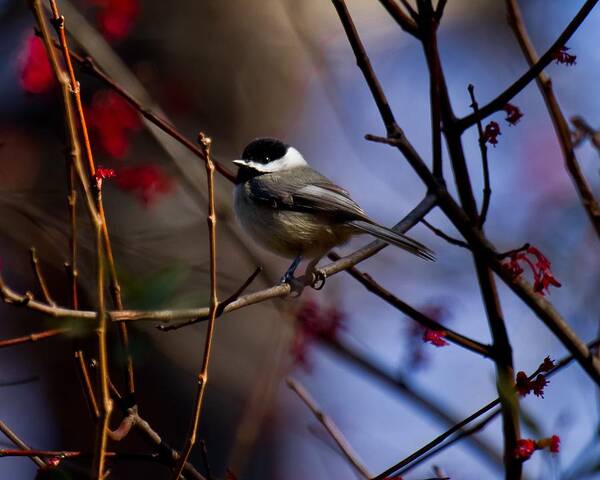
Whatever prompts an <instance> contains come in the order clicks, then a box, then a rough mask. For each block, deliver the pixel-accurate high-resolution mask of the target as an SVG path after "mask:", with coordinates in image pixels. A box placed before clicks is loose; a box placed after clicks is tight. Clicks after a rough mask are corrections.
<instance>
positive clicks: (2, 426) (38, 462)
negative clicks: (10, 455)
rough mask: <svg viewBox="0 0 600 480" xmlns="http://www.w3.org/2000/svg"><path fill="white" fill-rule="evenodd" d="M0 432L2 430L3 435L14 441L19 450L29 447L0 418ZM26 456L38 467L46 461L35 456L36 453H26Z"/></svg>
mask: <svg viewBox="0 0 600 480" xmlns="http://www.w3.org/2000/svg"><path fill="white" fill-rule="evenodd" d="M0 432H2V433H3V434H4V435H6V438H8V439H9V440H10V441H11V442H12V443H14V444H15V445H16V446H17V447H19V448H20V449H21V450H29V447H28V446H27V444H26V443H25V442H24V441H23V440H21V439H20V438H19V436H18V435H17V434H16V433H15V432H13V431H12V430H11V429H10V428H9V426H8V425H6V423H4V422H3V421H2V420H0ZM28 457H29V458H30V459H31V461H32V462H33V463H35V464H36V465H37V466H38V467H39V468H42V467H45V466H46V462H44V461H43V460H42V459H41V458H40V457H39V456H37V455H28Z"/></svg>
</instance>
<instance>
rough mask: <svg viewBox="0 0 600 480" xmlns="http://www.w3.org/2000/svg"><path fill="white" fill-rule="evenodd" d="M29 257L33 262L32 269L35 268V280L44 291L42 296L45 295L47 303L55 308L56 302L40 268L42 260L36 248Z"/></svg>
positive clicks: (32, 249)
mask: <svg viewBox="0 0 600 480" xmlns="http://www.w3.org/2000/svg"><path fill="white" fill-rule="evenodd" d="M29 256H30V260H31V267H32V268H33V272H34V273H35V278H36V279H37V282H38V285H39V286H40V290H41V291H42V295H44V299H45V300H46V303H47V304H48V305H52V306H53V307H55V306H56V302H54V300H52V297H51V296H50V292H49V291H48V286H47V285H46V280H45V279H44V275H43V274H42V269H41V268H40V259H39V258H38V255H37V251H36V249H35V248H34V247H31V248H30V249H29Z"/></svg>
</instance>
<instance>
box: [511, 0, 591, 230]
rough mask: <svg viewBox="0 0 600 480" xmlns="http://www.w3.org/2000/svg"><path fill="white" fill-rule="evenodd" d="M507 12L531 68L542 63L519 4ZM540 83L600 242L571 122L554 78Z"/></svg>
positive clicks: (543, 77) (540, 76) (541, 78)
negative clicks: (572, 137) (569, 122)
mask: <svg viewBox="0 0 600 480" xmlns="http://www.w3.org/2000/svg"><path fill="white" fill-rule="evenodd" d="M588 3H595V2H586V5H587V4H588ZM506 8H507V10H508V19H509V24H510V26H511V28H512V30H513V33H514V34H515V37H516V38H517V41H518V42H519V45H520V47H521V50H522V52H523V55H525V58H526V59H527V63H528V64H529V65H535V64H536V63H537V62H538V61H539V59H538V56H537V53H536V51H535V47H534V46H533V43H532V42H531V39H530V38H529V35H528V33H527V29H526V28H525V23H524V22H523V16H522V14H521V10H520V9H519V4H518V2H517V0H506ZM562 46H564V43H563V44H561V45H558V47H557V49H558V48H559V47H562ZM542 58H543V57H542ZM536 80H537V84H538V87H539V89H540V92H541V94H542V97H543V98H544V102H545V103H546V107H547V109H548V113H549V114H550V118H551V119H552V123H553V125H554V130H555V132H556V136H557V137H558V142H559V144H560V149H561V151H562V154H563V158H564V161H565V166H566V167H567V171H568V172H569V174H570V176H571V180H573V183H574V185H575V189H576V190H577V193H578V195H579V199H580V201H581V204H582V206H583V208H584V209H585V211H586V213H587V215H588V217H589V219H590V221H591V222H592V225H593V227H594V229H595V230H596V235H597V236H598V237H599V238H600V204H598V200H596V198H595V197H594V193H593V192H592V189H591V187H590V185H589V183H588V182H587V180H586V178H585V176H584V175H583V172H582V171H581V168H580V167H579V163H578V161H577V156H576V155H575V150H574V148H573V142H572V140H571V130H570V129H569V125H568V123H567V120H566V119H565V116H564V115H563V113H562V110H561V108H560V105H559V104H558V100H557V99H556V95H554V90H553V89H552V81H551V80H550V77H549V76H548V75H546V74H545V73H544V72H542V71H540V72H539V74H538V75H537V79H536Z"/></svg>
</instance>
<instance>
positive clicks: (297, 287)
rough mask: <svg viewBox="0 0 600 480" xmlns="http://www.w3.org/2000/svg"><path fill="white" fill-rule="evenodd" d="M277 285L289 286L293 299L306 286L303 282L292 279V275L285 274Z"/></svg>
mask: <svg viewBox="0 0 600 480" xmlns="http://www.w3.org/2000/svg"><path fill="white" fill-rule="evenodd" d="M279 283H281V284H285V283H287V284H288V285H289V286H290V290H291V291H290V294H291V295H292V296H293V297H299V296H300V295H301V294H302V291H303V290H304V287H305V286H306V285H305V284H304V282H303V281H301V280H300V279H298V278H296V277H294V275H293V274H291V273H286V274H285V275H284V276H283V277H281V280H280V281H279Z"/></svg>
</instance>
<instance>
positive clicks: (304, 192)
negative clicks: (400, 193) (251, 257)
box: [233, 138, 434, 282]
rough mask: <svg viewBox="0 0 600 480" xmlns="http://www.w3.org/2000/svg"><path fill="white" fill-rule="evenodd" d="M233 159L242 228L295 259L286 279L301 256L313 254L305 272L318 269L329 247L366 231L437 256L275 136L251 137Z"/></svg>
mask: <svg viewBox="0 0 600 480" xmlns="http://www.w3.org/2000/svg"><path fill="white" fill-rule="evenodd" d="M233 163H235V164H236V165H238V166H239V167H240V168H239V170H238V174H237V178H236V187H235V191H234V206H235V207H234V208H235V213H236V215H237V218H238V220H239V222H240V223H241V225H242V227H243V228H244V229H245V230H246V232H247V233H248V234H249V235H250V236H251V237H252V238H253V239H254V240H256V241H257V242H258V243H259V244H261V245H262V246H263V247H265V248H267V249H268V250H270V251H272V252H274V253H277V254H279V255H281V256H283V257H288V258H294V261H293V262H292V265H291V266H290V268H289V269H288V271H287V272H286V274H285V275H284V276H283V278H282V281H283V282H292V281H293V280H294V276H293V275H294V271H295V270H296V268H297V267H298V265H299V263H300V261H301V260H302V258H307V259H312V261H311V262H310V264H309V265H308V267H307V269H306V271H307V273H314V272H315V266H316V264H317V263H318V261H319V260H320V259H321V258H322V257H323V256H324V255H325V254H326V253H327V252H328V251H329V250H331V249H332V248H333V247H335V246H336V245H340V244H343V243H345V242H346V241H348V239H349V238H350V237H351V236H352V235H357V234H362V233H368V234H370V235H373V236H374V237H377V238H379V239H381V240H383V241H384V242H387V243H390V244H392V245H396V246H397V247H400V248H402V249H404V250H406V251H408V252H410V253H412V254H414V255H417V256H419V257H421V258H425V259H427V260H434V256H433V252H432V251H431V250H430V249H428V248H427V247H426V246H424V245H422V244H421V243H419V242H417V241H415V240H413V239H412V238H409V237H407V236H405V235H402V234H400V233H397V232H394V231H392V230H390V229H389V228H386V227H383V226H381V225H378V224H377V223H375V222H374V221H373V220H371V219H370V218H369V217H368V216H367V214H366V213H365V211H364V210H363V209H362V208H361V207H360V206H359V205H358V204H357V203H356V202H354V200H352V199H351V198H350V194H349V193H348V192H347V191H346V190H344V189H343V188H341V187H338V186H337V185H336V184H335V183H333V182H332V181H331V180H329V179H328V178H326V177H324V176H323V175H321V174H320V173H319V172H317V171H315V170H313V169H312V168H311V167H309V166H308V164H307V163H306V160H304V158H303V157H302V155H301V154H300V152H299V151H298V150H296V149H295V148H294V147H291V146H289V145H286V144H285V143H283V142H281V141H280V140H277V139H276V138H258V139H256V140H253V141H252V142H250V143H249V144H248V145H247V146H246V148H245V149H244V151H243V153H242V158H241V159H240V160H234V161H233ZM322 280H324V278H322Z"/></svg>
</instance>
